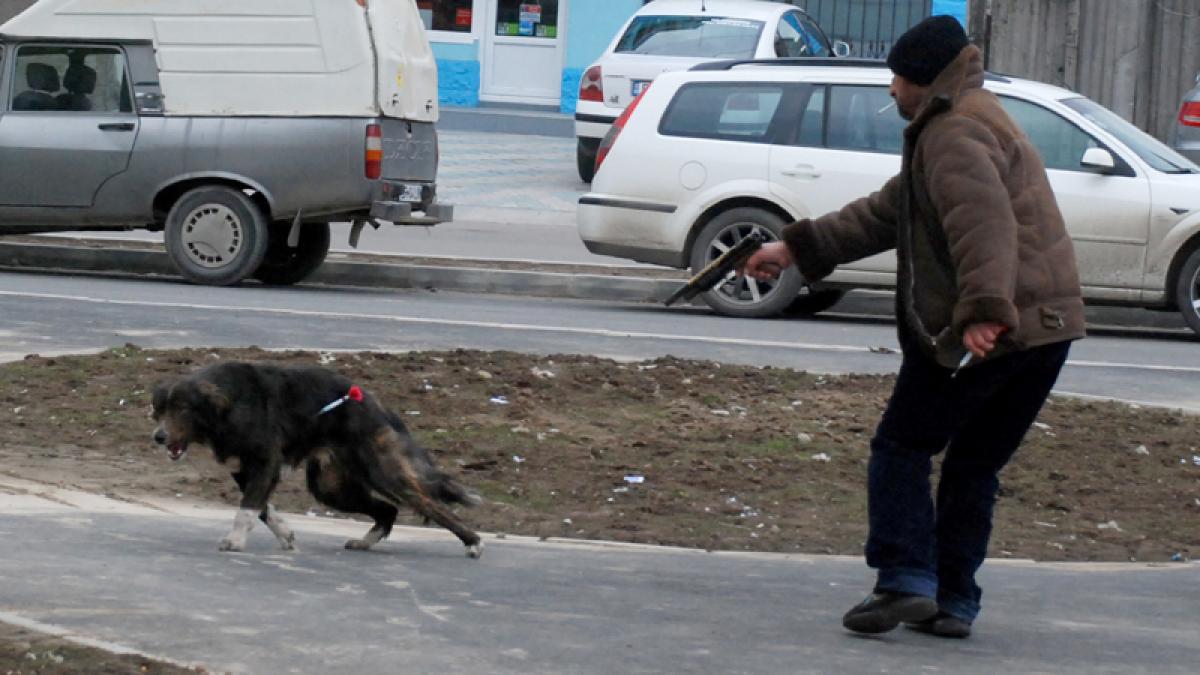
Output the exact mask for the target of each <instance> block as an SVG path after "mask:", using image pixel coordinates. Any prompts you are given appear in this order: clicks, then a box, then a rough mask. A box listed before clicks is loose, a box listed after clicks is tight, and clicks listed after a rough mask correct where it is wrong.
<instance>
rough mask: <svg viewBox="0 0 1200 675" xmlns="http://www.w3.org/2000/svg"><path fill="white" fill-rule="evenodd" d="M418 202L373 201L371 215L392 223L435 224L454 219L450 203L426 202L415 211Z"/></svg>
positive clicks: (452, 207)
mask: <svg viewBox="0 0 1200 675" xmlns="http://www.w3.org/2000/svg"><path fill="white" fill-rule="evenodd" d="M416 207H420V205H419V204H416V205H414V204H411V203H409V202H383V201H379V202H373V203H372V204H371V217H372V218H378V219H380V220H386V221H388V222H390V223H392V224H394V225H437V224H438V223H445V222H448V221H450V220H453V219H454V206H453V205H452V204H428V205H426V206H424V207H421V208H422V210H421V211H417V210H416ZM417 214H420V215H417Z"/></svg>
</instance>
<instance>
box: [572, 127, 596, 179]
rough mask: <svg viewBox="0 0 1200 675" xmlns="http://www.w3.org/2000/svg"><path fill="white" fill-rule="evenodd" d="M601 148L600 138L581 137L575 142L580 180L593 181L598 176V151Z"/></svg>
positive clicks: (576, 163)
mask: <svg viewBox="0 0 1200 675" xmlns="http://www.w3.org/2000/svg"><path fill="white" fill-rule="evenodd" d="M599 149H600V139H599V138H579V139H577V140H576V142H575V167H576V169H578V170H579V180H582V181H583V182H585V183H590V182H592V179H593V178H595V177H596V152H597V151H598V150H599Z"/></svg>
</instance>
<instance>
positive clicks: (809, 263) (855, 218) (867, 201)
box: [783, 176, 903, 281]
mask: <svg viewBox="0 0 1200 675" xmlns="http://www.w3.org/2000/svg"><path fill="white" fill-rule="evenodd" d="M901 189H903V188H902V187H901V185H900V177H899V176H895V177H893V178H892V179H891V180H889V181H888V182H887V183H885V184H884V185H883V187H882V188H880V189H879V191H877V192H873V193H871V194H870V195H868V196H866V197H862V198H861V199H857V200H855V201H853V202H850V203H849V204H847V205H846V206H844V207H842V209H841V210H839V211H834V212H832V213H827V214H825V215H824V216H821V217H820V218H817V219H815V220H810V219H807V218H805V219H802V220H798V221H796V222H794V223H792V224H791V225H788V226H787V227H785V228H784V230H783V241H784V242H786V243H787V246H788V250H789V251H790V252H791V254H792V259H793V260H795V261H796V266H797V267H799V268H800V274H802V275H803V276H804V278H805V279H807V280H809V281H816V280H818V279H823V278H825V277H827V276H829V274H830V273H831V272H833V270H834V268H836V267H837V266H838V265H840V264H842V263H848V262H853V261H855V260H859V259H861V258H866V257H867V256H871V255H875V254H876V253H882V252H883V251H887V250H890V249H893V248H896V222H897V212H898V211H897V210H898V208H899V205H900V190H901Z"/></svg>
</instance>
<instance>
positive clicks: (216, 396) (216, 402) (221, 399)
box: [196, 380, 233, 414]
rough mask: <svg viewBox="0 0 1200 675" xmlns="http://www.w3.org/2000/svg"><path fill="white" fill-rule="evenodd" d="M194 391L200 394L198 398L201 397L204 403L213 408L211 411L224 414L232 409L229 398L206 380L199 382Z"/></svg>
mask: <svg viewBox="0 0 1200 675" xmlns="http://www.w3.org/2000/svg"><path fill="white" fill-rule="evenodd" d="M196 390H197V391H198V392H199V393H200V396H202V397H203V398H204V400H205V401H208V404H209V405H211V406H212V407H213V410H216V411H217V412H218V413H222V414H223V413H226V412H228V411H229V409H230V408H231V407H233V405H232V404H231V403H230V402H229V397H228V396H226V395H225V392H223V391H221V388H220V387H218V386H217V385H216V384H215V383H213V382H210V381H208V380H200V382H198V383H197V384H196Z"/></svg>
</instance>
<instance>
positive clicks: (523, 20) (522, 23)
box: [496, 0, 558, 38]
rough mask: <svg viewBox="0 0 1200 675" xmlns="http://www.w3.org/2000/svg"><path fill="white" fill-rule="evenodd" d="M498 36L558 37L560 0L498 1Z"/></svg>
mask: <svg viewBox="0 0 1200 675" xmlns="http://www.w3.org/2000/svg"><path fill="white" fill-rule="evenodd" d="M496 35H511V36H515V37H539V38H556V37H558V0H541V1H540V2H529V0H498V3H497V5H496Z"/></svg>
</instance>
